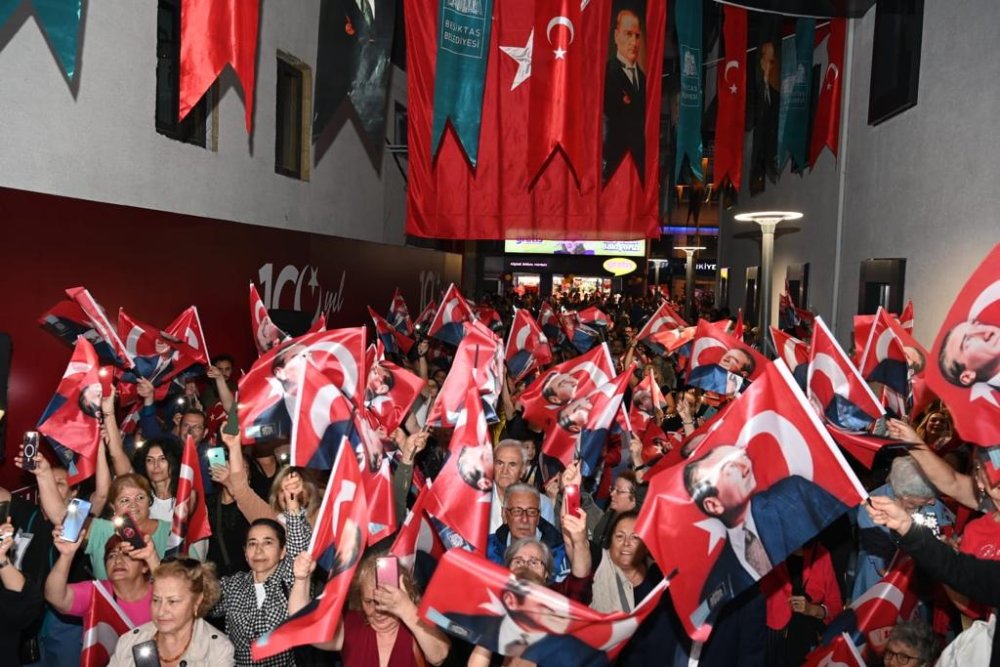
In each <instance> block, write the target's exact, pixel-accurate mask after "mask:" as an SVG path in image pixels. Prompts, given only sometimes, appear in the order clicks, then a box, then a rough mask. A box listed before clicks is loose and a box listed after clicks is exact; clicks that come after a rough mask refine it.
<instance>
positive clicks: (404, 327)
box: [386, 287, 413, 338]
mask: <svg viewBox="0 0 1000 667" xmlns="http://www.w3.org/2000/svg"><path fill="white" fill-rule="evenodd" d="M386 319H387V320H388V321H389V324H391V325H392V326H393V328H394V329H396V331H398V332H399V333H401V334H403V335H404V336H407V337H409V338H412V337H413V320H412V319H410V309H409V308H407V307H406V299H404V298H403V295H402V293H401V292H400V291H399V288H398V287H397V288H396V291H395V292H393V295H392V303H390V304H389V313H388V315H387V316H386Z"/></svg>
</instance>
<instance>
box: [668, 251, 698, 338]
mask: <svg viewBox="0 0 1000 667" xmlns="http://www.w3.org/2000/svg"><path fill="white" fill-rule="evenodd" d="M704 249H705V246H703V245H682V246H674V250H683V251H684V254H685V255H687V263H686V264H685V265H684V316H685V317H687V318H688V320H689V321H692V322H693V321H695V320H697V319H698V318H697V317H695V316H694V254H695V253H696V252H698V251H699V250H704Z"/></svg>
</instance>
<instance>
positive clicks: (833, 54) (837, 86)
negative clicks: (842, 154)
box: [809, 19, 847, 167]
mask: <svg viewBox="0 0 1000 667" xmlns="http://www.w3.org/2000/svg"><path fill="white" fill-rule="evenodd" d="M846 36H847V20H846V19H830V37H829V38H827V41H826V58H827V65H826V74H824V75H823V83H822V86H823V87H822V88H821V89H820V91H819V101H817V103H816V115H815V117H814V119H813V129H812V138H811V139H810V141H809V166H810V167H812V166H813V165H815V164H816V160H817V159H819V154H820V153H821V152H822V151H823V149H824V148H826V147H829V148H830V152H831V153H833V156H834V157H837V148H838V146H839V144H840V98H841V94H842V93H841V91H842V88H843V86H842V84H841V78H840V74H841V72H842V71H843V70H844V43H845V39H846Z"/></svg>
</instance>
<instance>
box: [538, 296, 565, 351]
mask: <svg viewBox="0 0 1000 667" xmlns="http://www.w3.org/2000/svg"><path fill="white" fill-rule="evenodd" d="M538 325H539V326H540V327H542V332H543V333H544V334H545V335H546V336H548V338H549V340H551V341H553V342H554V343H555V344H556V345H559V344H561V343H562V342H563V341H564V340H566V334H565V332H564V331H563V330H562V324H561V323H560V322H559V316H558V315H557V314H556V311H555V308H553V307H552V304H551V303H549V302H548V301H547V300H546V301H542V305H541V306H540V307H539V308H538Z"/></svg>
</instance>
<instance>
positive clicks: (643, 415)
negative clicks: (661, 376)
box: [628, 373, 667, 438]
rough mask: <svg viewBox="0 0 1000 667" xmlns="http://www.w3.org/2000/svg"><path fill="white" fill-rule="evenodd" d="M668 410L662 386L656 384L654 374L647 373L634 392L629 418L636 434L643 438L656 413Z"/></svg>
mask: <svg viewBox="0 0 1000 667" xmlns="http://www.w3.org/2000/svg"><path fill="white" fill-rule="evenodd" d="M666 409H667V401H666V399H665V398H663V392H662V391H661V390H660V385H658V384H656V380H655V378H654V377H653V374H652V373H646V375H644V376H643V378H642V380H640V381H639V384H637V385H636V386H635V388H634V389H633V390H632V407H631V409H630V410H629V413H628V416H629V419H630V420H631V421H632V428H633V430H634V432H635V434H636V435H637V436H639V437H640V438H642V437H643V435H645V433H646V429H647V428H648V427H649V425H650V423H652V422H653V420H654V418H655V416H656V411H657V410H659V411H661V412H663V411H665V410H666Z"/></svg>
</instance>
